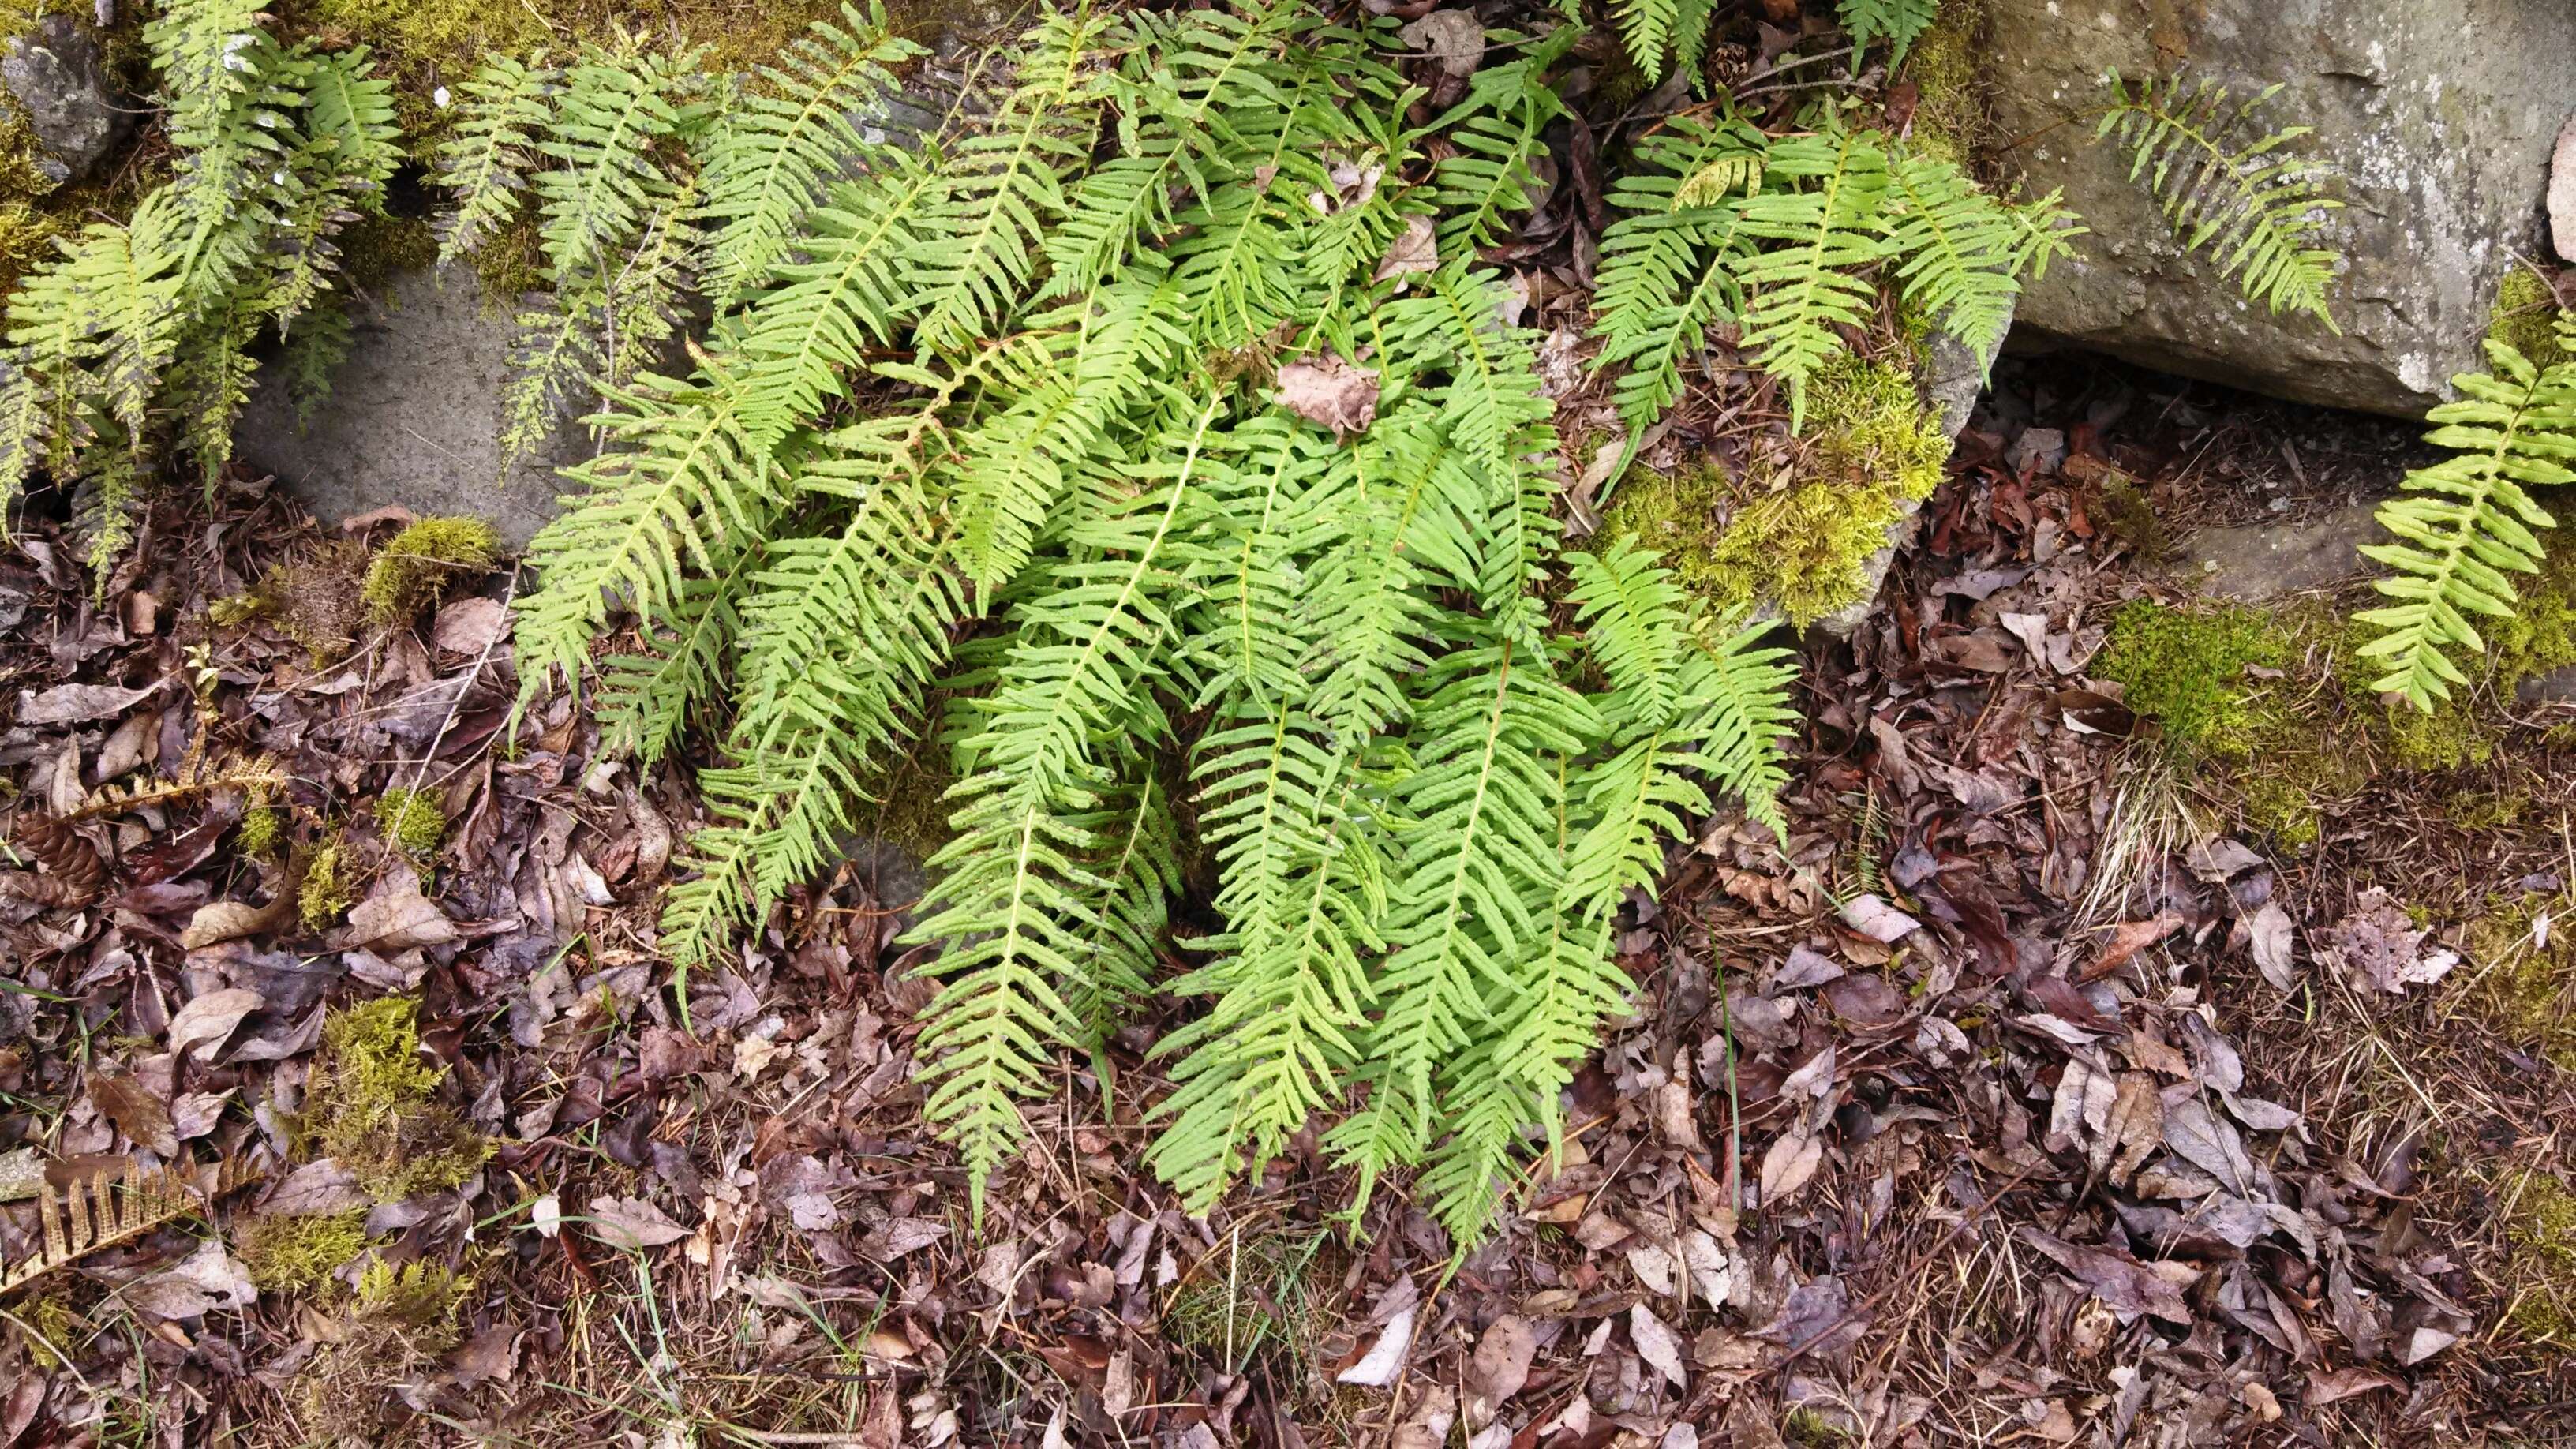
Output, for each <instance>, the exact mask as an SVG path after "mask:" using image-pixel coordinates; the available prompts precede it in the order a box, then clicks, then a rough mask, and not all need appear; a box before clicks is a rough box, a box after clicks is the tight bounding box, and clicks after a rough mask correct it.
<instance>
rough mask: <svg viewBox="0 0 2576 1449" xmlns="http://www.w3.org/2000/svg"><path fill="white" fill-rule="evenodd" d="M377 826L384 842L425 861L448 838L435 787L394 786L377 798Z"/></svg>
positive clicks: (443, 812) (442, 809)
mask: <svg viewBox="0 0 2576 1449" xmlns="http://www.w3.org/2000/svg"><path fill="white" fill-rule="evenodd" d="M376 828H377V829H378V830H381V831H383V832H384V837H385V843H386V844H388V845H391V846H392V847H393V848H394V849H396V850H398V851H401V852H402V853H403V854H404V855H405V856H407V857H409V858H410V859H412V860H415V861H419V860H426V859H428V858H429V857H430V856H432V855H435V854H437V853H438V847H439V845H440V843H441V842H443V841H444V840H446V839H447V809H446V807H445V806H444V805H442V804H441V803H440V802H439V794H438V792H437V791H436V790H427V789H414V788H411V787H408V786H397V787H395V788H394V789H391V790H387V791H386V792H385V793H384V795H383V797H382V798H380V799H378V800H377V801H376Z"/></svg>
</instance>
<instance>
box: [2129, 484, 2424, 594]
mask: <svg viewBox="0 0 2576 1449" xmlns="http://www.w3.org/2000/svg"><path fill="white" fill-rule="evenodd" d="M2378 515H2379V500H2377V499H2373V498H2364V499H2360V500H2357V501H2354V502H2351V503H2345V504H2341V505H2339V506H2337V507H2335V508H2333V509H2332V510H2329V511H2328V512H2325V513H2322V514H2319V515H2317V516H2316V517H2314V518H2311V519H2308V520H2307V521H2305V522H2301V523H2242V524H2233V525H2230V526H2228V527H2224V528H2205V529H2202V530H2201V531H2200V532H2198V533H2195V534H2193V535H2191V536H2190V537H2189V538H2187V539H2184V540H2183V543H2182V560H2181V562H2180V564H2179V565H2177V568H2176V573H2177V575H2178V577H2177V580H2176V581H2177V582H2180V583H2186V584H2190V585H2192V586H2194V587H2196V588H2197V589H2198V590H2199V591H2200V592H2201V593H2204V594H2208V595H2210V596H2212V597H2215V598H2221V599H2231V600H2234V601H2235V602H2237V603H2241V604H2260V603H2265V602H2268V601H2270V600H2272V599H2277V598H2281V597H2283V596H2285V595H2289V594H2297V593H2305V592H2306V591H2308V590H2310V589H2324V588H2333V587H2335V586H2337V585H2340V584H2346V583H2349V582H2351V581H2352V580H2354V579H2358V578H2360V577H2362V576H2363V575H2365V574H2369V573H2373V572H2376V571H2377V569H2378V565H2376V564H2373V563H2372V562H2371V561H2370V560H2368V559H2366V558H2363V557H2362V556H2361V552H2360V550H2361V546H2362V545H2363V544H2365V543H2376V542H2378V541H2379V540H2380V538H2381V537H2382V533H2381V530H2380V527H2379V517H2378Z"/></svg>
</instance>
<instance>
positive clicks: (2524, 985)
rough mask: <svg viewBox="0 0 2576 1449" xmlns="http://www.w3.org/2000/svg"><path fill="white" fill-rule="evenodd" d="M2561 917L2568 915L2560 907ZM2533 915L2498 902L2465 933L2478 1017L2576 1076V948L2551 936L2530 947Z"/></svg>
mask: <svg viewBox="0 0 2576 1449" xmlns="http://www.w3.org/2000/svg"><path fill="white" fill-rule="evenodd" d="M2557 914H2559V915H2564V914H2566V910H2565V903H2564V902H2561V903H2560V905H2559V909H2558V911H2557ZM2533 916H2534V912H2533V910H2532V909H2531V907H2530V906H2528V905H2526V904H2525V903H2524V902H2523V901H2522V900H2520V899H2519V898H2501V897H2500V898H2498V899H2497V900H2495V901H2493V902H2492V903H2490V905H2489V906H2488V908H2487V910H2486V912H2485V914H2483V915H2481V916H2479V917H2478V918H2477V919H2476V920H2473V921H2471V922H2470V923H2469V926H2468V929H2467V930H2466V931H2465V932H2464V933H2463V944H2464V945H2465V947H2466V948H2467V951H2468V957H2469V961H2470V962H2471V964H2472V965H2474V966H2475V967H2476V968H2477V972H2478V975H2477V976H2476V978H2475V981H2476V985H2475V988H2474V991H2475V996H2474V1000H2475V1002H2476V1005H2477V1008H2478V1011H2479V1014H2480V1015H2482V1016H2484V1017H2485V1018H2486V1019H2487V1022H2488V1023H2489V1025H2490V1026H2492V1027H2493V1028H2494V1030H2495V1033H2496V1035H2498V1036H2500V1037H2503V1038H2506V1039H2508V1040H2510V1041H2514V1042H2519V1043H2525V1044H2528V1045H2531V1046H2533V1047H2536V1048H2538V1049H2539V1052H2540V1054H2541V1055H2542V1056H2544V1057H2546V1058H2548V1059H2549V1060H2550V1061H2551V1062H2552V1063H2554V1064H2556V1065H2557V1066H2558V1067H2560V1068H2561V1069H2562V1070H2569V1071H2576V1001H2571V1000H2570V999H2569V998H2570V995H2571V992H2570V988H2571V987H2576V942H2571V938H2569V937H2566V936H2561V935H2559V934H2557V933H2556V932H2555V931H2554V930H2553V931H2552V933H2551V935H2550V937H2549V940H2548V943H2547V944H2546V945H2541V946H2535V945H2533V944H2532V931H2531V927H2532V920H2533Z"/></svg>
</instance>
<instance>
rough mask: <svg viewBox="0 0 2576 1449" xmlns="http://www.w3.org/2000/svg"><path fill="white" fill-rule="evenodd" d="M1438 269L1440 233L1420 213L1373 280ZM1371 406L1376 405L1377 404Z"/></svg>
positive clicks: (1389, 251) (1406, 223)
mask: <svg viewBox="0 0 2576 1449" xmlns="http://www.w3.org/2000/svg"><path fill="white" fill-rule="evenodd" d="M1439 269H1440V240H1439V234H1438V233H1437V232H1435V231H1433V230H1432V227H1431V218H1429V217H1427V216H1424V215H1421V214H1420V213H1418V212H1417V213H1415V214H1414V215H1412V216H1408V217H1406V218H1405V219H1404V230H1403V231H1401V232H1398V233H1397V234H1396V238H1395V240H1394V241H1391V242H1389V243H1387V247H1386V256H1385V258H1384V259H1383V260H1381V261H1380V262H1379V263H1378V264H1377V274H1376V276H1375V277H1374V278H1372V280H1375V281H1380V282H1383V281H1385V280H1386V279H1387V278H1389V277H1400V276H1403V275H1405V274H1406V273H1408V272H1435V271H1438V270H1439ZM1371 405H1372V406H1374V402H1372V404H1371ZM1319 421H1320V419H1319Z"/></svg>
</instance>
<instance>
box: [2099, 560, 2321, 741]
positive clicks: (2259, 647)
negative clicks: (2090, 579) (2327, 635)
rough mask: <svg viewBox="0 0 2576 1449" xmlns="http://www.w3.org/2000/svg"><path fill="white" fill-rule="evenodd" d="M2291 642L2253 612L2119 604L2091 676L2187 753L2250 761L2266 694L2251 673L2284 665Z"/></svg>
mask: <svg viewBox="0 0 2576 1449" xmlns="http://www.w3.org/2000/svg"><path fill="white" fill-rule="evenodd" d="M2290 652H2291V651H2290V648H2289V641H2288V640H2287V639H2286V638H2285V637H2284V635H2283V634H2282V632H2281V631H2280V630H2279V629H2278V628H2277V627H2276V626H2275V624H2274V622H2273V621H2272V620H2271V619H2270V618H2269V617H2267V616H2266V615H2265V614H2263V613H2262V612H2261V611H2260V610H2256V609H2242V608H2207V609H2180V608H2172V607H2168V606H2166V605H2163V604H2158V603H2154V602H2151V601H2149V600H2145V599H2139V600H2134V601H2132V602H2130V603H2128V604H2125V605H2123V606H2121V609H2120V612H2119V613H2118V614H2116V615H2115V616H2113V618H2112V620H2111V633H2110V638H2109V640H2108V642H2107V643H2106V644H2105V645H2104V647H2103V650H2102V656H2101V658H2100V659H2099V660H2097V661H2095V663H2094V666H2093V672H2094V673H2095V674H2097V675H2099V676H2101V677H2102V678H2104V679H2108V680H2111V681H2113V682H2114V683H2116V684H2118V685H2119V686H2120V687H2121V688H2122V689H2123V690H2124V691H2125V692H2126V698H2127V701H2128V705H2129V707H2130V708H2131V709H2133V710H2136V711H2137V712H2138V713H2140V714H2142V715H2147V716H2150V717H2152V718H2154V719H2155V720H2156V721H2157V722H2158V723H2159V724H2161V725H2163V726H2164V730H2165V733H2166V735H2167V736H2168V737H2169V738H2172V739H2174V740H2176V741H2179V742H2180V743H2181V744H2183V745H2184V746H2186V747H2188V748H2189V749H2191V750H2192V751H2193V752H2195V753H2197V754H2201V755H2208V756H2214V757H2216V758H2219V759H2223V760H2243V759H2245V758H2247V757H2248V755H2249V754H2250V752H2251V750H2252V749H2253V747H2254V745H2255V743H2256V742H2257V740H2258V739H2259V738H2260V737H2261V735H2262V734H2263V728H2262V727H2263V725H2265V724H2266V723H2267V722H2268V719H2267V715H2268V712H2267V711H2266V709H2265V708H2264V705H2265V702H2266V696H2267V694H2268V691H2267V689H2266V688H2265V687H2264V686H2263V685H2262V684H2260V683H2259V682H2257V681H2255V680H2253V679H2251V678H2249V676H2248V674H2247V670H2248V669H2249V668H2264V669H2272V670H2278V669H2281V668H2283V667H2285V666H2286V665H2287V664H2288V663H2289V662H2290Z"/></svg>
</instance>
